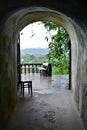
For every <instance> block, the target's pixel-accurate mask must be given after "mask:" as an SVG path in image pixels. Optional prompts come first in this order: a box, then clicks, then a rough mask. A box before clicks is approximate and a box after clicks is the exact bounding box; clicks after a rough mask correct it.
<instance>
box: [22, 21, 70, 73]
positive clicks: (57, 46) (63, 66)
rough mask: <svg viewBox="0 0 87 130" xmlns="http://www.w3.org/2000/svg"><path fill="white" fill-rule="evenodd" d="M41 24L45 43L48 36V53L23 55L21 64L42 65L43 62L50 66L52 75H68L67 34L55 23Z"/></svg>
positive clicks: (68, 43)
mask: <svg viewBox="0 0 87 130" xmlns="http://www.w3.org/2000/svg"><path fill="white" fill-rule="evenodd" d="M41 24H44V27H45V28H46V30H47V34H46V37H45V39H46V40H47V41H49V36H50V42H49V46H48V48H49V51H48V53H46V54H43V53H41V54H40V53H38V54H36V53H35V52H34V53H33V54H26V53H25V54H24V53H23V54H22V56H21V63H43V62H44V61H45V62H48V63H51V64H52V74H69V60H70V58H69V51H70V39H69V35H68V33H67V32H66V30H65V29H64V28H63V27H61V26H60V25H57V24H56V23H53V22H49V21H45V22H41ZM48 35H49V36H48ZM37 52H38V51H37Z"/></svg>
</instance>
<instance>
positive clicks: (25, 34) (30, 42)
mask: <svg viewBox="0 0 87 130" xmlns="http://www.w3.org/2000/svg"><path fill="white" fill-rule="evenodd" d="M46 32H47V31H46V29H45V27H44V25H43V24H42V23H41V22H35V23H33V24H29V25H28V26H26V27H25V28H24V29H23V30H21V32H20V48H21V49H25V48H48V44H49V42H50V37H49V35H48V34H46ZM32 35H33V36H32ZM47 35H48V37H49V41H48V42H47V41H46V40H45V37H46V36H47Z"/></svg>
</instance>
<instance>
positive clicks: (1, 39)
mask: <svg viewBox="0 0 87 130" xmlns="http://www.w3.org/2000/svg"><path fill="white" fill-rule="evenodd" d="M9 24H10V23H9ZM2 26H3V30H0V32H1V33H0V128H2V127H3V125H4V123H5V121H6V119H7V118H8V117H9V115H10V113H11V112H12V110H13V108H14V106H15V103H16V99H17V93H16V90H17V82H16V71H15V69H16V67H17V64H16V55H15V54H16V47H15V46H14V44H13V43H14V40H15V39H14V38H15V37H11V35H12V32H13V28H12V27H11V29H10V28H8V26H6V25H4V24H3V25H2ZM7 28H8V29H7Z"/></svg>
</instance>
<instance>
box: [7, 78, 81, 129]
mask: <svg viewBox="0 0 87 130" xmlns="http://www.w3.org/2000/svg"><path fill="white" fill-rule="evenodd" d="M46 80H47V79H46ZM48 82H49V80H48ZM42 83H44V84H45V85H46V83H45V81H44V82H42ZM35 84H36V83H35ZM50 85H51V84H50ZM50 85H48V88H49V86H50ZM33 86H34V84H33ZM40 86H43V85H42V84H40ZM43 87H44V86H43ZM45 88H46V86H45ZM34 90H36V89H34V88H33V95H32V96H30V95H28V93H27V90H26V91H25V97H24V98H23V97H22V96H19V101H18V104H17V106H16V108H15V110H14V112H13V114H12V116H11V118H10V119H9V120H8V123H7V125H6V127H5V130H83V127H82V122H81V119H80V117H79V114H78V111H77V109H76V106H75V103H74V101H73V98H72V94H71V91H69V90H64V89H59V90H57V89H55V91H53V89H51V91H47V92H46V89H45V91H43V89H42V91H43V92H42V93H41V87H40V88H39V87H38V91H34ZM48 90H49V89H48Z"/></svg>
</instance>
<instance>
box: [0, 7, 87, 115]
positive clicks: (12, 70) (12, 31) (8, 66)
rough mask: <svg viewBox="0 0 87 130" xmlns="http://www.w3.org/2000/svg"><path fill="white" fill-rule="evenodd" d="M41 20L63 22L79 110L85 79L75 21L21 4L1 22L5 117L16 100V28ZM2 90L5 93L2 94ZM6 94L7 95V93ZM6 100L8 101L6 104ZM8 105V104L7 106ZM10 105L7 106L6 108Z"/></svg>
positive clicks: (82, 45) (82, 48) (82, 37)
mask: <svg viewBox="0 0 87 130" xmlns="http://www.w3.org/2000/svg"><path fill="white" fill-rule="evenodd" d="M39 20H40V21H41V20H48V21H52V22H55V23H58V24H60V25H61V26H63V27H64V28H65V29H66V30H67V32H68V34H69V36H70V40H71V50H72V51H71V89H72V94H73V97H74V99H75V100H76V103H77V107H78V109H79V110H80V114H82V100H83V98H82V95H83V90H82V86H84V84H85V81H82V76H83V73H82V68H83V66H84V63H85V60H86V58H84V55H85V57H86V44H85V43H86V40H85V35H84V34H83V32H82V31H81V29H80V28H79V26H78V25H76V23H75V22H74V21H72V20H71V19H70V18H68V17H67V16H65V15H64V14H61V13H59V12H58V11H54V10H50V9H47V8H42V7H31V8H24V9H20V10H17V11H16V12H13V13H12V14H9V15H8V16H7V17H6V18H5V19H4V20H3V23H2V27H3V28H1V41H0V42H1V47H0V55H1V63H2V64H1V69H2V73H1V81H2V84H1V85H2V91H1V92H0V93H1V94H0V95H1V96H2V97H1V105H2V106H1V107H2V109H3V107H5V108H7V109H4V110H2V113H4V114H5V117H7V116H8V115H9V113H10V112H11V110H12V109H13V106H14V105H15V102H16V97H17V94H16V90H17V87H16V86H17V69H16V68H17V57H16V55H17V45H16V38H17V34H18V32H19V31H20V30H21V29H23V28H24V27H25V26H26V25H28V24H30V23H32V22H36V21H39ZM5 94H6V95H5ZM8 95H9V96H8ZM9 102H10V104H9ZM9 106H10V107H9ZM9 108H10V110H9Z"/></svg>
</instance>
